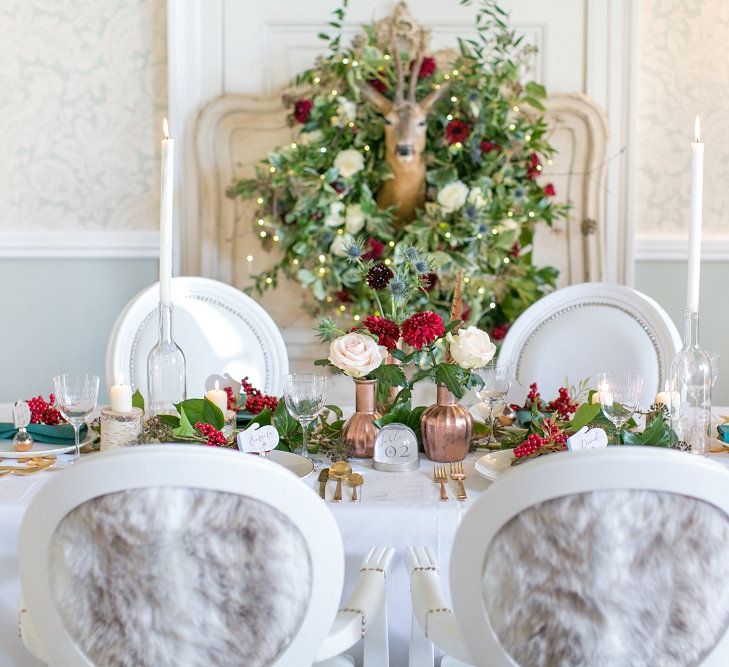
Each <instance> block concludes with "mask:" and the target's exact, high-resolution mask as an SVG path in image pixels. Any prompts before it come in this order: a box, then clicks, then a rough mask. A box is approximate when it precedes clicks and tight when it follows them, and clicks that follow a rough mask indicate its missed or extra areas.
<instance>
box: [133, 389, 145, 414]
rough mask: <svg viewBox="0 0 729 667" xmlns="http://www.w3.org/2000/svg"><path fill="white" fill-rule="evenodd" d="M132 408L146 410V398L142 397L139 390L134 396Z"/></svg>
mask: <svg viewBox="0 0 729 667" xmlns="http://www.w3.org/2000/svg"><path fill="white" fill-rule="evenodd" d="M132 407H133V408H141V409H142V410H144V396H142V392H141V391H139V389H137V391H135V392H134V394H132Z"/></svg>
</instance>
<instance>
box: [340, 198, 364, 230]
mask: <svg viewBox="0 0 729 667" xmlns="http://www.w3.org/2000/svg"><path fill="white" fill-rule="evenodd" d="M345 219H346V227H345V229H346V230H347V231H348V232H349V233H350V234H359V232H361V231H362V228H363V227H364V226H365V215H364V213H363V212H362V207H361V206H360V205H359V204H350V205H349V206H347V213H346V215H345Z"/></svg>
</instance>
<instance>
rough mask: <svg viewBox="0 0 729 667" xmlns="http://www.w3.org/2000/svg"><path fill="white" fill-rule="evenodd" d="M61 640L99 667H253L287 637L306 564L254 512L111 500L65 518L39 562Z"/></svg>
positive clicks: (157, 491) (216, 498) (243, 502)
mask: <svg viewBox="0 0 729 667" xmlns="http://www.w3.org/2000/svg"><path fill="white" fill-rule="evenodd" d="M50 567H51V571H52V588H53V595H54V599H55V600H56V603H57V604H58V606H59V609H60V611H61V615H62V618H63V621H64V624H65V625H66V627H67V629H68V631H69V633H70V634H71V636H72V637H73V638H74V639H75V641H76V642H77V644H78V645H79V646H81V647H82V649H83V651H84V652H85V653H86V655H87V656H88V657H89V658H90V659H91V660H92V662H93V663H94V664H95V665H98V666H99V667H102V666H103V667H106V666H107V665H109V666H114V667H117V666H118V667H145V666H149V667H166V666H170V667H171V666H173V665H174V666H175V667H228V666H230V667H243V666H245V667H257V666H259V665H260V666H263V665H268V664H270V663H271V662H272V660H273V659H274V658H275V657H276V655H278V654H279V652H280V651H281V650H282V649H283V648H284V647H285V646H286V645H287V644H288V643H289V642H290V639H291V637H292V636H293V635H295V633H296V630H297V629H298V627H299V625H300V624H301V621H302V619H303V616H304V613H305V611H306V608H307V604H308V598H309V594H310V589H311V565H310V561H309V556H308V552H307V549H306V544H305V542H304V539H303V537H302V536H301V534H300V533H299V532H298V530H297V529H296V528H295V527H294V526H293V524H292V523H291V522H290V521H289V520H288V519H287V518H286V517H285V516H283V515H282V514H280V513H279V512H277V511H275V510H272V509H271V508H270V507H269V506H267V505H264V504H263V503H261V502H259V501H256V500H252V499H250V498H245V497H241V496H236V495H233V494H226V493H219V492H214V491H204V490H192V489H181V488H152V489H142V490H135V491H123V492H120V493H114V494H110V495H107V496H103V497H101V498H97V499H95V500H92V501H90V502H87V503H86V504H84V505H82V506H80V507H78V508H76V509H75V510H74V511H73V512H71V513H70V514H69V515H68V516H66V517H65V518H64V519H63V521H62V522H61V524H60V525H59V527H58V529H57V530H56V533H55V535H54V539H53V545H52V550H51V554H50Z"/></svg>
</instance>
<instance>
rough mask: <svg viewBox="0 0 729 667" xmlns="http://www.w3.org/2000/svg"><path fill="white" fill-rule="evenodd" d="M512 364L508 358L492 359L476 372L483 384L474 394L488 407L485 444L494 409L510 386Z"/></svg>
mask: <svg viewBox="0 0 729 667" xmlns="http://www.w3.org/2000/svg"><path fill="white" fill-rule="evenodd" d="M513 369H514V364H513V363H512V362H511V361H510V360H509V359H492V360H491V361H489V363H487V364H486V365H485V366H483V367H482V368H479V369H477V370H476V373H478V375H479V376H480V377H481V379H482V380H483V386H482V387H481V388H479V389H476V396H477V397H478V398H479V400H480V401H482V402H483V403H485V404H486V406H487V407H488V409H489V426H490V427H491V430H490V432H489V437H488V441H487V443H486V445H487V446H488V445H489V444H490V443H491V439H492V438H493V433H494V423H495V420H494V409H495V408H496V406H497V405H498V404H499V403H503V402H504V400H505V399H506V394H507V393H508V392H509V389H510V388H511V383H512V380H513V378H514V375H513Z"/></svg>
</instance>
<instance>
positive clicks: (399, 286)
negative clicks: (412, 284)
mask: <svg viewBox="0 0 729 667" xmlns="http://www.w3.org/2000/svg"><path fill="white" fill-rule="evenodd" d="M387 289H388V290H390V294H391V295H392V298H393V299H404V298H405V297H406V296H407V295H408V285H407V283H406V282H405V281H404V280H403V279H402V276H399V275H397V276H395V277H394V278H393V279H392V280H391V281H390V284H389V285H388V286H387Z"/></svg>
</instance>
